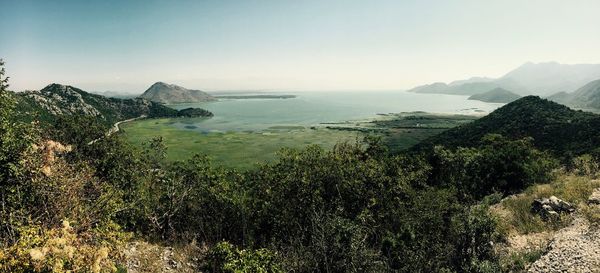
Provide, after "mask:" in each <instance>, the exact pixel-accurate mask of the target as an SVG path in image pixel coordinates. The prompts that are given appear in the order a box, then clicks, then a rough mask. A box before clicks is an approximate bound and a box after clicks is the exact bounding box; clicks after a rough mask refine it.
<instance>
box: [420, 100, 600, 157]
mask: <svg viewBox="0 0 600 273" xmlns="http://www.w3.org/2000/svg"><path fill="white" fill-rule="evenodd" d="M487 134H501V135H503V136H506V137H509V138H512V139H519V138H524V137H531V138H533V141H534V144H535V145H536V146H537V147H539V148H541V149H546V150H550V151H552V152H553V153H555V154H557V155H560V156H570V155H576V154H582V153H585V152H587V151H590V150H593V149H595V148H596V147H598V145H600V115H596V114H593V113H589V112H583V111H576V110H572V109H570V108H569V107H567V106H564V105H561V104H558V103H555V102H552V101H549V100H546V99H541V98H539V97H537V96H527V97H524V98H521V99H519V100H517V101H514V102H512V103H509V104H507V105H505V106H503V107H501V108H499V109H497V110H496V111H494V112H492V113H490V114H489V115H487V116H485V117H483V118H481V119H478V120H476V121H474V122H472V123H469V124H465V125H462V126H459V127H456V128H453V129H450V130H448V131H445V132H443V133H441V134H439V135H436V136H434V137H431V138H429V139H427V140H425V141H423V142H422V143H421V144H419V145H417V147H415V149H424V148H428V147H432V146H433V145H440V144H441V145H445V146H449V147H458V146H461V147H470V146H476V145H478V144H479V142H480V140H481V138H482V137H483V136H485V135H487Z"/></svg>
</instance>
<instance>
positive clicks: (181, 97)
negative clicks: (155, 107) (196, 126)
mask: <svg viewBox="0 0 600 273" xmlns="http://www.w3.org/2000/svg"><path fill="white" fill-rule="evenodd" d="M140 98H144V99H147V100H150V101H153V102H159V103H164V104H172V103H193V102H203V101H211V100H215V98H214V97H213V96H211V95H209V94H208V93H206V92H203V91H200V90H191V89H186V88H184V87H181V86H177V85H174V84H168V83H164V82H157V83H155V84H153V85H152V86H150V88H148V90H146V91H145V92H144V94H142V95H141V96H140Z"/></svg>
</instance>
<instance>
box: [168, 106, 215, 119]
mask: <svg viewBox="0 0 600 273" xmlns="http://www.w3.org/2000/svg"><path fill="white" fill-rule="evenodd" d="M177 116H178V117H186V118H195V117H212V116H213V113H211V112H210V111H208V110H204V109H202V108H185V109H181V110H179V112H177Z"/></svg>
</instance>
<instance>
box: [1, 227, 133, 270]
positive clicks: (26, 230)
mask: <svg viewBox="0 0 600 273" xmlns="http://www.w3.org/2000/svg"><path fill="white" fill-rule="evenodd" d="M19 233H20V237H19V241H18V242H17V243H15V244H13V245H9V246H8V247H7V248H5V249H4V250H3V253H2V254H1V255H0V269H2V271H4V272H94V273H97V272H115V271H117V269H118V266H119V264H120V263H121V262H122V257H121V254H120V253H121V252H120V247H122V246H123V242H124V241H125V240H127V238H128V237H129V235H128V234H126V233H123V232H121V231H120V229H119V227H118V226H116V225H114V224H112V225H108V226H106V227H104V228H103V229H95V230H89V231H86V232H80V233H77V232H75V228H73V227H71V225H70V223H69V222H68V221H66V220H65V221H63V224H62V227H61V228H51V229H46V228H43V227H41V226H38V225H31V226H24V227H21V228H19Z"/></svg>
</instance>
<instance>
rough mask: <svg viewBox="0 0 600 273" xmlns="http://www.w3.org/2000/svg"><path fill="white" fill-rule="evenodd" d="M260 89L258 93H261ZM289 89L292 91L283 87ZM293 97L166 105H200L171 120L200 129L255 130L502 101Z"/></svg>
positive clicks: (467, 108)
mask: <svg viewBox="0 0 600 273" xmlns="http://www.w3.org/2000/svg"><path fill="white" fill-rule="evenodd" d="M262 94H264V93H262ZM288 94H294V93H288ZM295 95H297V97H296V98H293V99H221V100H219V101H215V102H205V103H198V104H179V105H172V107H174V108H177V109H183V108H187V107H201V108H204V109H207V110H209V111H211V112H213V113H214V115H215V116H214V117H212V118H210V119H186V120H180V121H178V122H176V123H175V124H174V126H177V127H179V128H186V126H188V129H189V128H191V127H190V126H191V125H193V126H195V127H197V128H193V130H198V131H202V132H211V131H256V130H264V129H268V128H269V127H273V126H298V125H300V126H313V125H319V124H320V123H331V122H346V121H356V120H364V119H370V118H374V117H376V116H377V115H378V114H388V113H400V112H411V111H425V112H432V113H455V114H477V113H479V114H486V113H489V112H491V111H493V110H494V109H496V108H498V107H499V106H501V105H502V104H498V103H485V102H481V101H475V100H467V97H466V96H452V95H440V94H415V93H409V92H403V91H377V92H374V91H369V92H360V91H354V92H324V91H321V92H300V93H295Z"/></svg>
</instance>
